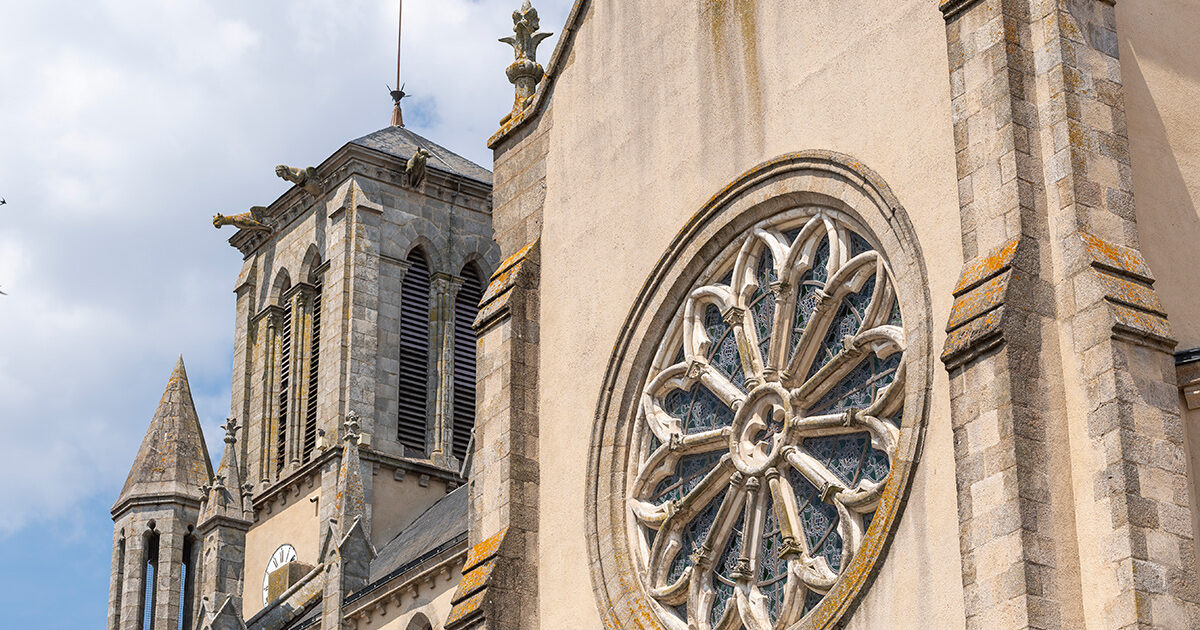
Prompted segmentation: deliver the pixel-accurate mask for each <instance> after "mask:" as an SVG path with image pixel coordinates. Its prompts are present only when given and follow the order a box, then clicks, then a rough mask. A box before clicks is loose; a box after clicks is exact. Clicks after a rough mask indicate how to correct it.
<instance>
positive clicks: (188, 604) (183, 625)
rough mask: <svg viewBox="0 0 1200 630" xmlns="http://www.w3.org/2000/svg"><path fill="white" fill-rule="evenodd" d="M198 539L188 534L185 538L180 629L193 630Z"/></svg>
mask: <svg viewBox="0 0 1200 630" xmlns="http://www.w3.org/2000/svg"><path fill="white" fill-rule="evenodd" d="M195 561H196V540H195V538H193V537H191V536H188V537H187V538H185V539H184V540H183V569H182V573H181V574H180V576H179V626H178V630H192V617H193V616H195V614H196V613H195V605H196V601H195V598H194V597H193V595H194V594H195V592H196V590H195V588H196V575H195V573H196V562H195Z"/></svg>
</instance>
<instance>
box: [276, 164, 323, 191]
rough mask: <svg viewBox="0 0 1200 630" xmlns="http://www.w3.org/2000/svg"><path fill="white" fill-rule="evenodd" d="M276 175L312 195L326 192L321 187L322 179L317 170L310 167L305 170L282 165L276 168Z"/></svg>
mask: <svg viewBox="0 0 1200 630" xmlns="http://www.w3.org/2000/svg"><path fill="white" fill-rule="evenodd" d="M275 174H276V175H278V176H279V178H280V179H283V180H286V181H289V182H292V183H293V184H295V185H297V186H299V187H301V188H303V189H304V190H306V191H307V192H308V193H309V194H311V195H314V196H316V195H320V194H321V193H323V192H325V189H324V187H323V186H322V185H321V179H320V177H318V176H317V169H316V168H314V167H312V166H308V167H305V168H296V167H294V166H288V165H286V164H280V165H279V166H276V167H275Z"/></svg>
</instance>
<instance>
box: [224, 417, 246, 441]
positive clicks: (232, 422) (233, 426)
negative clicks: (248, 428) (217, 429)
mask: <svg viewBox="0 0 1200 630" xmlns="http://www.w3.org/2000/svg"><path fill="white" fill-rule="evenodd" d="M221 428H222V429H225V443H226V444H233V443H234V442H237V431H238V429H240V428H241V427H239V426H238V421H237V418H226V419H225V424H224V425H222V426H221Z"/></svg>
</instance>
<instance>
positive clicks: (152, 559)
mask: <svg viewBox="0 0 1200 630" xmlns="http://www.w3.org/2000/svg"><path fill="white" fill-rule="evenodd" d="M143 557H144V558H145V561H144V562H143V564H142V578H143V581H144V585H143V586H144V587H145V588H144V589H143V590H142V614H141V615H140V617H141V621H142V625H141V630H154V608H155V606H156V604H157V594H158V589H157V588H156V582H157V581H158V532H155V531H151V532H150V533H148V534H146V543H145V555H144V556H143Z"/></svg>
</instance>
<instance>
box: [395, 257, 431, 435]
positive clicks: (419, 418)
mask: <svg viewBox="0 0 1200 630" xmlns="http://www.w3.org/2000/svg"><path fill="white" fill-rule="evenodd" d="M408 263H409V268H408V271H407V272H406V273H405V274H404V282H403V283H402V284H401V285H400V374H399V376H400V396H399V410H400V413H399V418H398V422H397V433H398V436H397V437H398V439H399V441H400V443H401V444H403V445H404V447H405V449H406V450H409V451H411V452H415V453H419V454H424V453H425V433H426V424H427V420H426V418H427V415H428V414H427V408H428V406H427V402H428V388H429V331H430V323H429V278H430V276H429V264H428V263H427V262H425V255H424V253H422V252H421V250H420V249H414V250H413V251H412V253H411V254H409V255H408Z"/></svg>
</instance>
